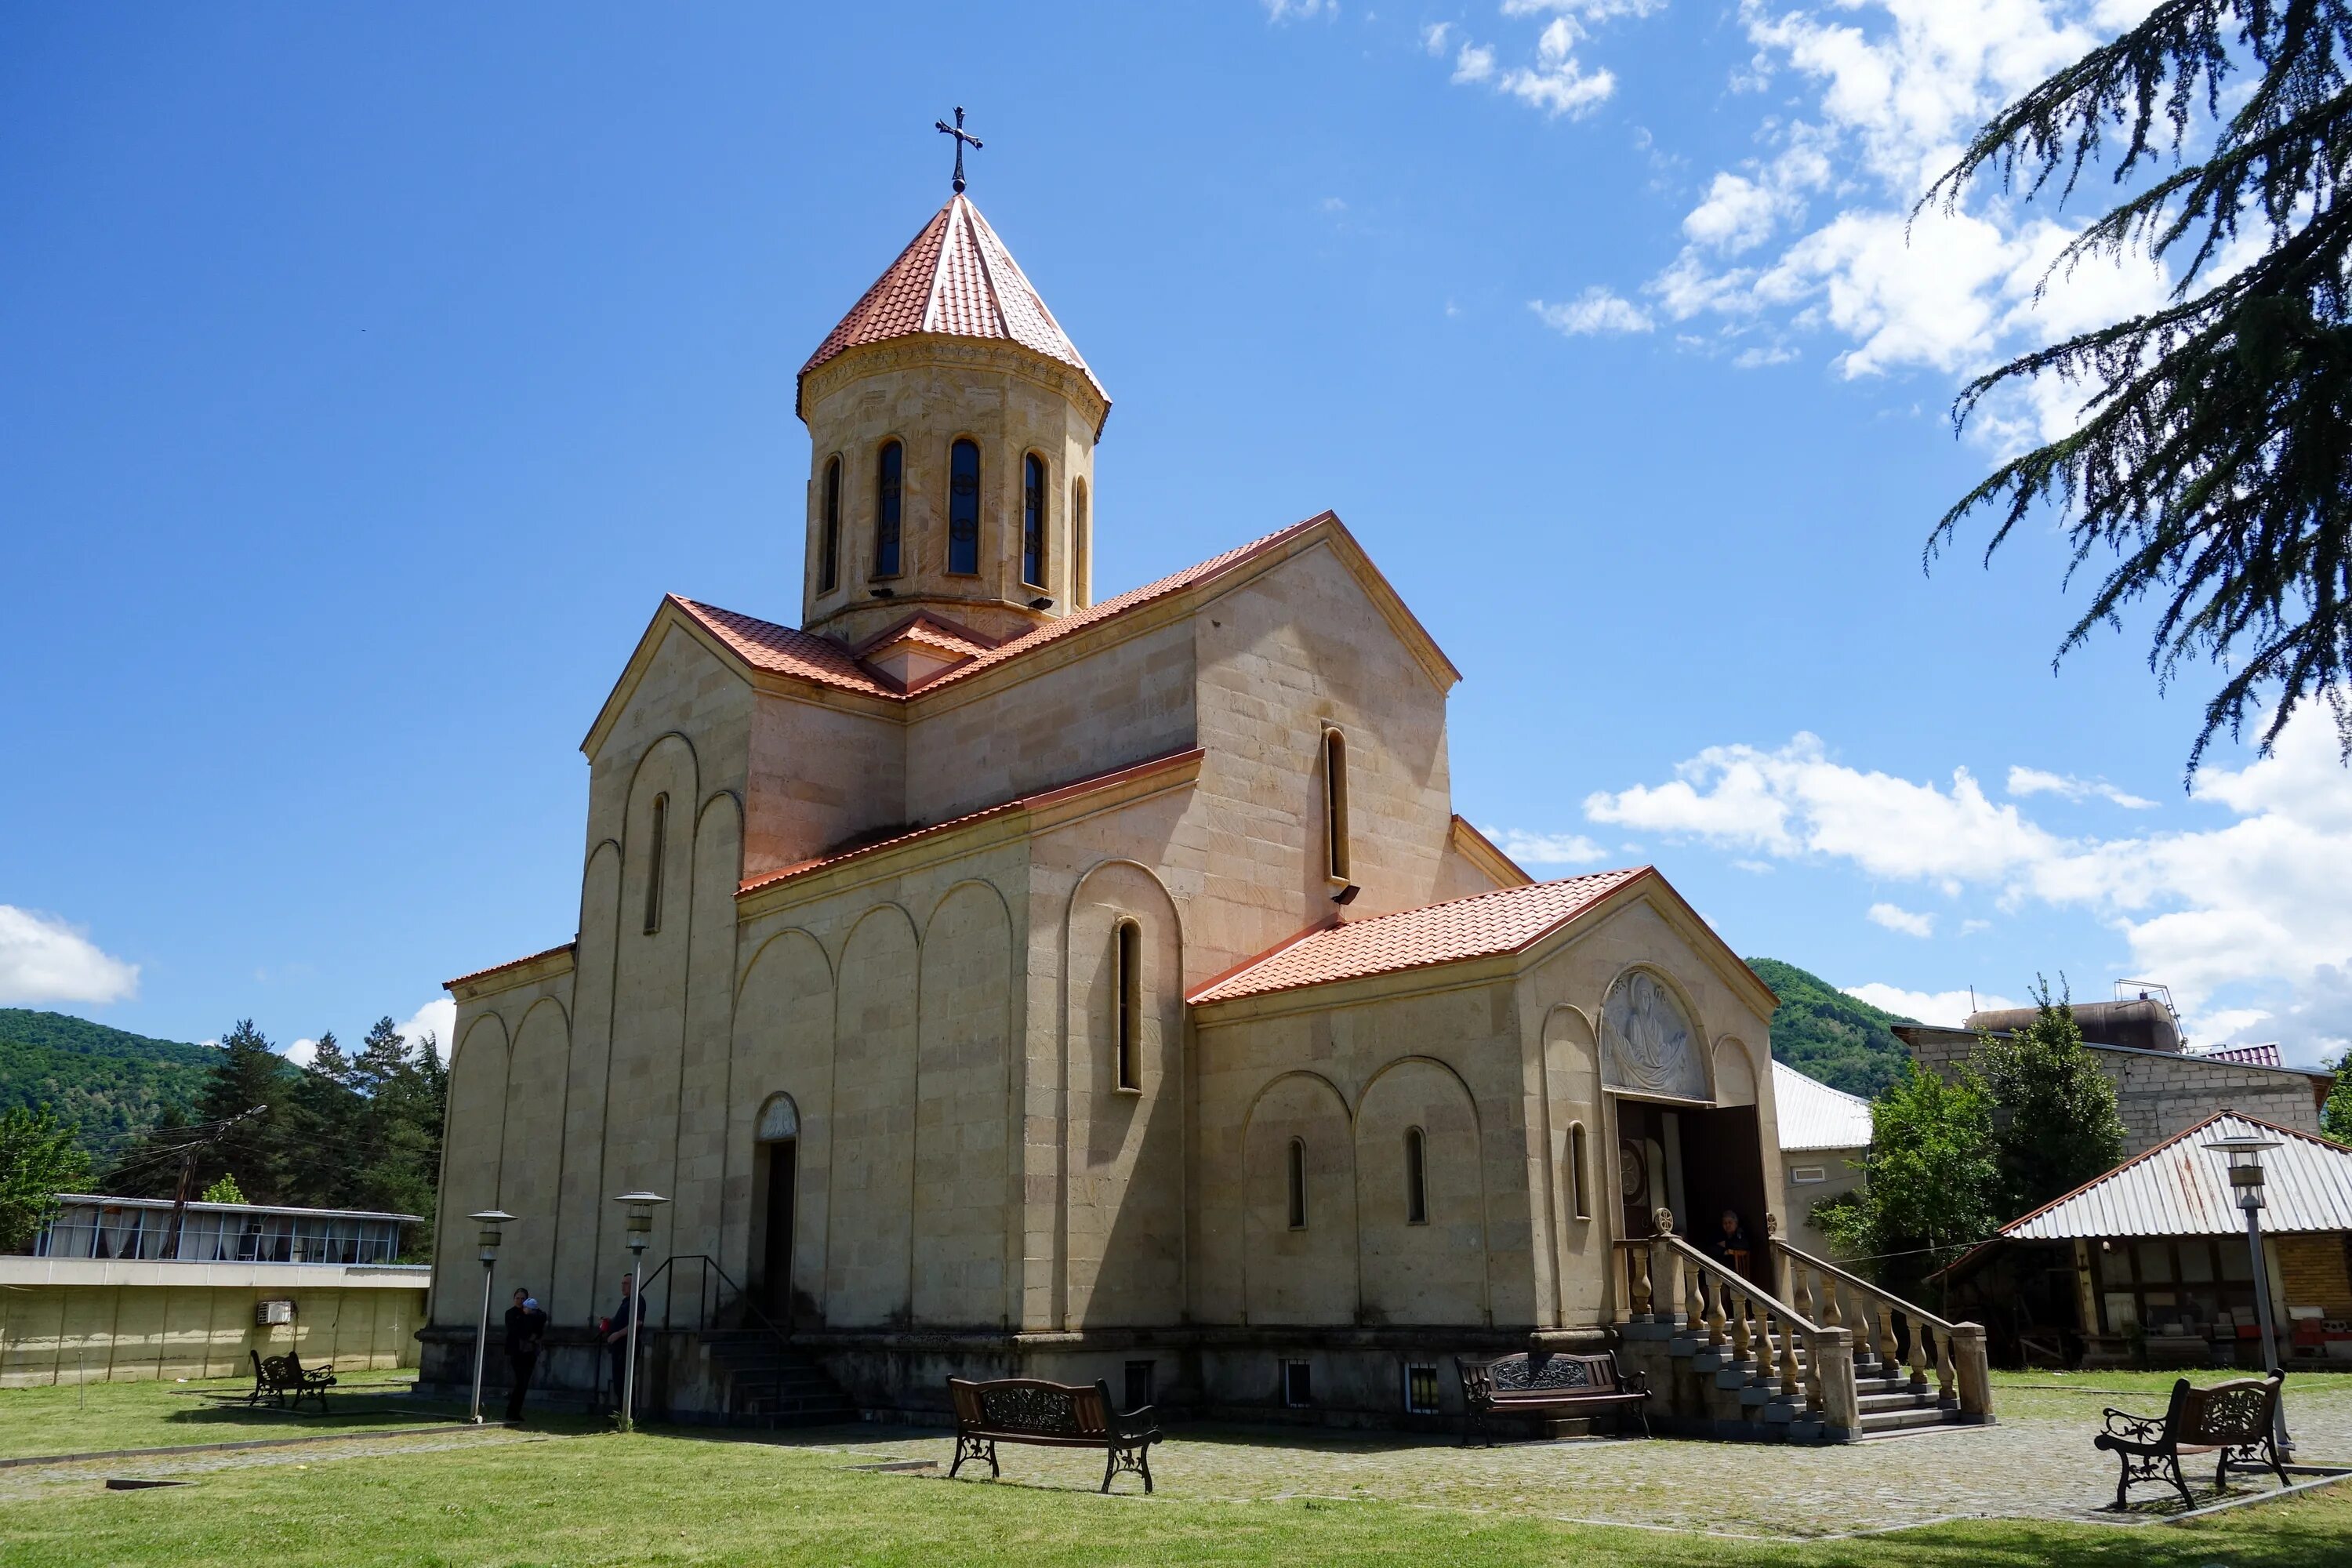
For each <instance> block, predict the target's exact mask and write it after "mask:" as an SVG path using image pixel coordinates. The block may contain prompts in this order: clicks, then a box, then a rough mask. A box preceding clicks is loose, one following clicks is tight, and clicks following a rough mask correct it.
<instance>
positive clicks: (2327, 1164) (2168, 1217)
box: [2001, 1110, 2352, 1241]
mask: <svg viewBox="0 0 2352 1568" xmlns="http://www.w3.org/2000/svg"><path fill="white" fill-rule="evenodd" d="M2224 1138H2274V1139H2276V1140H2277V1141H2278V1142H2279V1145H2280V1146H2279V1147H2278V1148H2275V1149H2272V1150H2268V1151H2265V1152H2264V1153H2263V1173H2264V1174H2263V1204H2264V1207H2263V1229H2264V1230H2266V1231H2271V1232H2273V1233H2276V1232H2281V1231H2330V1230H2338V1231H2352V1149H2347V1148H2346V1147H2345V1146H2344V1145H2343V1144H2341V1143H2331V1142H2328V1141H2327V1140H2326V1139H2325V1138H2315V1137H2313V1136H2312V1135H2311V1134H2310V1133H2308V1132H2297V1131H2294V1129H2293V1128H2291V1127H2281V1126H2278V1125H2276V1124H2275V1123H2273V1122H2269V1121H2259V1120H2257V1119H2255V1118H2253V1117H2251V1116H2241V1115H2239V1114H2238V1113H2237V1112H2235V1111H2233V1110H2223V1111H2220V1112H2217V1113H2216V1114H2214V1115H2212V1116H2209V1117H2207V1118H2206V1119H2205V1120H2204V1121H2200V1122H2199V1123H2197V1125H2196V1126H2194V1127H2191V1128H2189V1129H2188V1130H2187V1131H2182V1132H2179V1133H2176V1134H2175V1135H2174V1136H2172V1137H2170V1138H2168V1139H2167V1140H2165V1141H2164V1142H2161V1143H2158V1145H2157V1146H2156V1147H2155V1148H2153V1149H2150V1150H2148V1151H2147V1152H2146V1153H2144V1154H2140V1155H2137V1156H2136V1157H2134V1158H2132V1159H2129V1160H2126V1161H2125V1162H2124V1163H2122V1164H2120V1165H2117V1166H2116V1168H2115V1169H2114V1170H2112V1171H2109V1172H2108V1173H2106V1174H2105V1175H2104V1176H2100V1177H2098V1178H2097V1179H2095V1180H2094V1181H2092V1182H2089V1183H2087V1184H2084V1185H2083V1186H2080V1187H2077V1188H2075V1189H2074V1191H2073V1192H2071V1193H2069V1194H2066V1195H2065V1196H2064V1197H2063V1198H2059V1199H2057V1200H2056V1201H2055V1202H2053V1203H2050V1204H2046V1205H2043V1206H2042V1207H2041V1208H2038V1209H2036V1210H2034V1211H2033V1212H2032V1214H2030V1215H2026V1216H2025V1217H2024V1218H2022V1219H2021V1220H2018V1221H2017V1222H2015V1223H2014V1224H2012V1225H2009V1226H2003V1227H2002V1229H2001V1234H2002V1235H2003V1236H2006V1237H2011V1239H2013V1240H2018V1241H2065V1240H2072V1239H2074V1238H2075V1237H2106V1236H2239V1235H2242V1234H2243V1233H2244V1231H2245V1228H2246V1220H2245V1215H2243V1214H2242V1212H2241V1211H2240V1210H2239V1208H2238V1205H2237V1200H2236V1198H2235V1197H2233V1196H2232V1195H2231V1191H2230V1177H2229V1161H2228V1159H2227V1158H2226V1157H2225V1156H2223V1155H2221V1154H2219V1153H2217V1152H2214V1151H2213V1150H2212V1149H2210V1148H2209V1147H2207V1145H2209V1144H2211V1143H2215V1142H2220V1141H2221V1139H2224Z"/></svg>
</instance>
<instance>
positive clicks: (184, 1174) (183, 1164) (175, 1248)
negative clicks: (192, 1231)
mask: <svg viewBox="0 0 2352 1568" xmlns="http://www.w3.org/2000/svg"><path fill="white" fill-rule="evenodd" d="M268 1109H269V1107H268V1106H266V1105H256V1106H253V1107H251V1108H249V1109H247V1110H240V1111H238V1112H237V1113H236V1115H235V1116H232V1117H230V1118H229V1119H228V1120H227V1121H220V1122H215V1124H214V1126H213V1130H212V1131H210V1132H209V1133H207V1134H205V1136H204V1137H202V1138H198V1139H194V1140H193V1141H192V1142H190V1143H189V1144H188V1145H187V1147H186V1148H185V1149H184V1150H182V1151H181V1153H180V1186H179V1191H178V1192H177V1193H175V1194H173V1198H172V1249H171V1251H170V1252H168V1253H166V1254H164V1256H165V1257H167V1258H178V1257H179V1256H180V1237H181V1233H182V1232H183V1231H184V1230H185V1229H186V1227H187V1224H188V1189H189V1188H190V1187H192V1186H194V1185H195V1182H196V1156H197V1155H198V1154H200V1153H202V1152H204V1151H205V1150H206V1149H209V1148H211V1147H212V1146H213V1145H214V1144H215V1143H217V1142H220V1141H221V1140H222V1139H223V1138H226V1136H228V1130H229V1129H230V1128H232V1127H235V1126H236V1124H237V1123H238V1122H240V1121H251V1120H252V1119H253V1118H254V1117H257V1116H258V1115H260V1114H261V1113H262V1112H263V1111H265V1110H268Z"/></svg>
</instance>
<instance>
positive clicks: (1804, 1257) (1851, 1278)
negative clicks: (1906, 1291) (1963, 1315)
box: [1772, 1236, 1959, 1333]
mask: <svg viewBox="0 0 2352 1568" xmlns="http://www.w3.org/2000/svg"><path fill="white" fill-rule="evenodd" d="M1772 1245H1773V1247H1775V1248H1776V1249H1778V1250H1780V1251H1781V1252H1785V1253H1787V1254H1788V1255H1789V1256H1790V1257H1791V1258H1795V1259H1796V1260H1797V1261H1798V1262H1800V1263H1802V1264H1803V1265H1804V1266H1805V1267H1806V1268H1812V1269H1817V1270H1819V1271H1820V1272H1821V1273H1822V1274H1825V1275H1827V1276H1829V1277H1830V1278H1831V1279H1837V1280H1841V1281H1843V1283H1845V1284H1846V1285H1848V1286H1851V1287H1852V1288H1853V1289H1855V1290H1858V1291H1860V1292H1861V1293H1862V1294H1863V1295H1864V1296H1871V1297H1875V1298H1876V1299H1877V1300H1880V1301H1881V1302H1883V1303H1885V1305H1887V1306H1889V1307H1892V1308H1894V1309H1895V1310H1896V1311H1898V1312H1900V1313H1902V1314H1903V1315H1904V1316H1905V1317H1906V1318H1908V1319H1910V1320H1912V1321H1915V1322H1917V1323H1919V1324H1921V1325H1923V1326H1925V1327H1927V1328H1930V1329H1935V1330H1937V1331H1941V1332H1944V1333H1949V1332H1951V1331H1953V1330H1954V1329H1956V1328H1958V1326H1959V1325H1958V1324H1957V1323H1950V1322H1947V1321H1944V1320H1943V1319H1941V1318H1939V1317H1937V1316H1936V1314H1935V1313H1933V1312H1930V1311H1928V1310H1927V1309H1926V1308H1924V1307H1917V1306H1914V1305H1913V1304H1912V1303H1911V1302H1909V1301H1906V1300H1904V1299H1903V1298H1902V1297H1900V1296H1897V1295H1896V1294H1895V1292H1894V1291H1892V1290H1889V1289H1886V1287H1885V1286H1884V1285H1874V1284H1872V1283H1871V1282H1870V1281H1869V1280H1867V1279H1863V1278H1862V1277H1861V1276H1859V1275H1855V1274H1849V1273H1847V1272H1846V1271H1845V1270H1844V1269H1843V1268H1839V1267H1838V1266H1837V1265H1836V1264H1834V1263H1831V1262H1828V1261H1826V1260H1825V1259H1822V1258H1815V1257H1814V1256H1813V1255H1812V1254H1811V1253H1810V1252H1807V1251H1805V1250H1804V1249H1803V1248H1801V1247H1791V1246H1790V1245H1789V1244H1788V1243H1787V1242H1785V1241H1783V1240H1781V1239H1780V1237H1777V1236H1776V1237H1773V1238H1772Z"/></svg>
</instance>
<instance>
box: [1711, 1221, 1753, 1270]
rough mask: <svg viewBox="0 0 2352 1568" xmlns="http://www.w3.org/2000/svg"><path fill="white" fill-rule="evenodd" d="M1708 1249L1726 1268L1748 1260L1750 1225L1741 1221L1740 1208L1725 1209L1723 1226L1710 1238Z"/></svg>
mask: <svg viewBox="0 0 2352 1568" xmlns="http://www.w3.org/2000/svg"><path fill="white" fill-rule="evenodd" d="M1706 1249H1707V1251H1708V1252H1709V1253H1711V1254H1712V1255H1713V1256H1714V1258H1715V1260H1716V1261H1717V1262H1718V1263H1720V1264H1722V1265H1723V1266H1724V1267H1725V1268H1738V1267H1739V1266H1740V1265H1741V1264H1743V1263H1746V1262H1747V1261H1748V1227H1747V1226H1744V1225H1741V1224H1740V1223H1739V1211H1738V1209H1726V1210H1724V1211H1723V1220H1722V1223H1721V1226H1720V1228H1718V1229H1717V1231H1716V1233H1715V1235H1714V1236H1713V1237H1710V1238H1709V1239H1708V1241H1707V1245H1706Z"/></svg>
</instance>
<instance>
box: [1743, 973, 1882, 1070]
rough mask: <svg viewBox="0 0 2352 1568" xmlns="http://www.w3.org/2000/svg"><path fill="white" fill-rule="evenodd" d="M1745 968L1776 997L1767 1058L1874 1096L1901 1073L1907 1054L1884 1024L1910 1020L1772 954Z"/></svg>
mask: <svg viewBox="0 0 2352 1568" xmlns="http://www.w3.org/2000/svg"><path fill="white" fill-rule="evenodd" d="M1748 968H1750V969H1752V970H1754V971H1755V972H1756V973H1757V976H1758V977H1759V979H1761V980H1762V981H1763V982H1764V984H1767V985H1769V986H1770V987H1771V988H1772V989H1773V990H1774V991H1775V992H1777V993H1778V994H1780V1011H1779V1012H1777V1013H1775V1014H1773V1015H1772V1059H1773V1060H1775V1061H1782V1062H1786V1063H1788V1064H1789V1065H1790V1067H1792V1068H1796V1069H1797V1070H1798V1071H1799V1072H1801V1073H1803V1074H1805V1075H1806V1076H1807V1077H1809V1078H1817V1079H1821V1080H1822V1082H1823V1083H1825V1084H1828V1085H1829V1086H1830V1087H1832V1089H1843V1090H1845V1091H1846V1092H1847V1093H1848V1094H1858V1095H1861V1096H1862V1097H1863V1098H1864V1099H1865V1100H1874V1099H1876V1098H1877V1097H1878V1092H1879V1090H1881V1089H1885V1087H1886V1086H1887V1085H1888V1084H1891V1083H1893V1082H1894V1081H1895V1079H1897V1078H1899V1077H1901V1076H1902V1072H1903V1064H1904V1063H1905V1062H1907V1061H1909V1060H1910V1059H1911V1053H1910V1051H1909V1050H1907V1049H1906V1047H1904V1044H1903V1042H1902V1041H1900V1040H1898V1039H1896V1038H1895V1036H1894V1034H1893V1033H1892V1032H1891V1030H1890V1028H1889V1026H1891V1025H1895V1024H1908V1023H1911V1022H1914V1020H1912V1019H1909V1018H1903V1017H1898V1016H1895V1014H1893V1013H1886V1012H1882V1011H1880V1010H1879V1009H1878V1008H1876V1007H1874V1006H1872V1005H1870V1004H1869V1003H1867V1002H1864V1001H1862V1000H1860V999H1859V998H1857V997H1853V996H1849V995H1847V994H1845V993H1844V992H1843V991H1841V990H1839V989H1838V988H1837V987H1836V986H1834V985H1832V984H1830V983H1829V982H1828V981H1826V980H1824V979H1822V977H1821V976H1820V975H1818V974H1813V973H1808V972H1806V971H1804V970H1802V969H1800V968H1798V967H1797V966H1796V965H1795V964H1793V963H1781V962H1780V960H1779V959H1777V958H1751V959H1749V960H1748Z"/></svg>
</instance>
